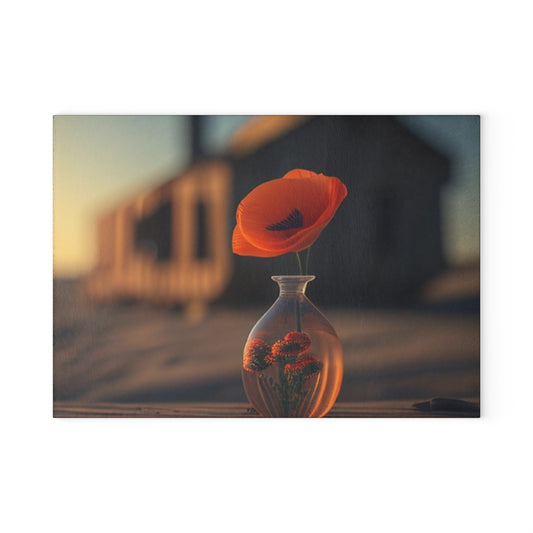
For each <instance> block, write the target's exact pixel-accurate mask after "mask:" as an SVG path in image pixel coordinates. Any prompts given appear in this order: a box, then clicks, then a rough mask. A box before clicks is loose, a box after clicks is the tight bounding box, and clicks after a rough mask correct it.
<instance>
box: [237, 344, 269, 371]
mask: <svg viewBox="0 0 533 533" xmlns="http://www.w3.org/2000/svg"><path fill="white" fill-rule="evenodd" d="M267 357H270V344H268V343H267V342H265V341H264V340H263V339H252V340H250V341H248V342H247V343H246V346H245V347H244V360H243V366H244V369H245V370H248V372H253V373H254V374H258V373H259V372H261V371H262V370H264V369H265V368H266V367H267V366H268V365H269V364H270V363H269V362H268V361H267V360H266V359H267Z"/></svg>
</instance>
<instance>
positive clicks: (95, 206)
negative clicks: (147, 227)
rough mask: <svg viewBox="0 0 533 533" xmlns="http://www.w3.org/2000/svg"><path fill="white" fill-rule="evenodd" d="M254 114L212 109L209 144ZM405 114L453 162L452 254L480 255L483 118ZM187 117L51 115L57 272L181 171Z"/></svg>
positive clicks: (82, 264) (82, 263)
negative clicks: (108, 222)
mask: <svg viewBox="0 0 533 533" xmlns="http://www.w3.org/2000/svg"><path fill="white" fill-rule="evenodd" d="M248 118H249V116H240V115H234V116H228V115H220V116H210V117H207V124H206V128H205V134H206V137H205V139H204V142H205V147H206V149H207V150H208V151H209V152H213V153H215V152H217V151H220V150H222V149H223V148H224V147H225V145H226V143H227V141H228V140H229V138H230V137H231V135H233V133H234V132H235V131H236V130H237V129H238V128H239V127H240V126H241V125H242V124H243V123H244V122H245V121H246V120H248ZM400 120H401V121H402V122H403V123H404V124H405V125H406V126H407V127H409V128H410V129H412V130H413V131H414V132H415V133H418V134H420V135H422V136H423V137H424V138H425V139H426V141H427V142H429V143H430V144H432V145H433V146H434V147H435V148H436V149H438V150H440V151H441V152H443V153H445V154H446V155H448V156H449V157H450V159H451V162H452V169H451V171H452V180H451V182H450V183H449V184H448V185H446V187H445V189H444V191H443V196H442V206H443V228H444V232H443V233H444V248H445V254H446V256H447V258H448V260H449V261H451V262H455V263H460V262H464V261H468V260H471V259H475V258H477V257H478V256H479V117H477V116H404V117H400ZM189 150H190V149H189V135H188V122H187V117H183V116H162V115H158V116H141V115H139V116H125V115H122V116H120V115H116V116H111V115H107V116H98V115H83V116H65V115H63V116H56V117H54V217H53V220H54V276H56V277H75V276H79V275H83V274H85V273H87V272H88V271H89V270H90V269H91V268H92V266H93V264H94V258H95V250H96V241H95V239H96V237H95V227H96V224H95V223H96V220H97V219H98V218H99V216H100V214H101V213H103V212H105V211H106V210H108V209H110V208H112V207H114V206H116V205H118V204H119V203H121V201H122V200H123V199H124V198H127V197H128V196H131V195H133V194H135V193H137V192H139V191H141V190H145V189H150V188H151V187H153V186H154V185H157V184H159V183H162V182H165V181H167V180H168V179H170V178H172V177H173V176H175V175H177V174H178V173H179V172H180V171H181V170H182V169H183V168H184V167H185V166H186V164H187V163H188V160H189Z"/></svg>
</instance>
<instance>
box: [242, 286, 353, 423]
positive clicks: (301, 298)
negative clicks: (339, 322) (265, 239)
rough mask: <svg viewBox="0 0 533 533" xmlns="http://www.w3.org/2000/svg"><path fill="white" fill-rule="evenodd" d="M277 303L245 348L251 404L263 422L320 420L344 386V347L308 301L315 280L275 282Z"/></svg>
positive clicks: (244, 372) (244, 377)
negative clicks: (274, 419)
mask: <svg viewBox="0 0 533 533" xmlns="http://www.w3.org/2000/svg"><path fill="white" fill-rule="evenodd" d="M272 279H273V280H274V281H276V282H277V283H278V285H279V288H280V293H279V297H278V299H277V300H276V301H275V302H274V304H273V305H272V307H271V308H270V309H269V310H268V311H267V312H266V313H265V314H264V315H263V316H262V317H261V318H260V319H259V321H258V322H257V324H256V325H255V326H254V327H253V329H252V331H251V332H250V335H249V336H248V339H247V342H246V345H245V347H244V355H243V368H242V380H243V384H244V390H245V392H246V396H247V397H248V400H249V401H250V403H251V404H252V405H253V407H254V408H255V409H256V410H257V412H258V413H259V414H260V415H262V416H265V417H321V416H324V415H325V414H326V413H327V412H328V411H329V410H330V409H331V408H332V407H333V404H334V403H335V400H336V399H337V396H338V394H339V390H340V387H341V382H342V372H343V364H342V346H341V343H340V341H339V338H338V337H337V334H336V333H335V330H334V329H333V327H332V326H331V324H330V323H329V322H328V320H327V319H326V317H325V316H324V315H323V314H322V313H321V312H320V311H319V310H318V309H317V308H316V307H315V306H314V305H313V304H312V303H311V302H310V301H309V299H308V298H307V297H306V295H305V289H306V286H307V284H308V283H309V282H310V281H312V280H313V279H315V276H273V277H272Z"/></svg>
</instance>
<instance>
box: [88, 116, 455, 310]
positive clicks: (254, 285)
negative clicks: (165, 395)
mask: <svg viewBox="0 0 533 533" xmlns="http://www.w3.org/2000/svg"><path fill="white" fill-rule="evenodd" d="M200 125H201V122H200V120H199V119H192V130H191V131H192V135H191V139H192V156H193V157H192V161H191V164H190V166H189V168H187V169H186V170H185V171H184V172H183V173H182V174H180V175H179V176H176V177H174V178H172V179H171V180H169V181H168V182H166V183H164V184H163V185H161V186H160V187H157V188H155V189H154V190H152V191H148V192H145V193H141V194H139V195H138V196H136V197H134V198H132V199H130V200H129V201H125V202H124V204H123V205H121V206H119V207H118V208H117V209H116V210H114V211H113V212H111V213H109V214H107V215H106V216H104V217H103V218H102V219H101V221H100V222H99V228H98V263H97V267H96V269H95V270H94V271H93V272H92V274H91V275H90V276H89V279H88V280H87V285H86V286H87V290H88V292H89V294H90V295H91V296H92V297H93V299H95V300H116V299H142V300H149V301H154V302H161V303H171V304H185V305H188V306H192V307H194V306H201V305H202V304H205V303H206V302H210V301H215V300H217V301H222V302H224V303H227V304H246V303H252V302H254V301H258V302H259V301H260V302H262V303H264V302H265V294H274V293H275V288H274V286H273V283H272V281H271V280H270V276H271V275H273V274H279V273H281V274H284V273H296V270H295V266H294V265H295V263H294V260H293V259H292V258H291V257H288V256H283V257H280V258H272V259H265V258H253V257H240V256H234V255H233V254H232V251H231V234H232V231H233V227H234V221H235V211H236V208H237V205H238V203H239V201H240V200H241V199H242V198H243V197H244V196H246V195H247V194H248V193H249V192H250V191H251V190H252V189H253V188H254V187H256V186H257V185H259V184H260V183H262V182H264V181H267V180H270V179H274V178H277V177H282V176H283V175H284V174H285V173H286V172H288V171H289V170H291V169H293V168H305V169H309V170H312V171H315V172H321V173H323V174H325V175H330V176H337V177H339V178H340V179H341V180H342V181H343V182H344V183H345V184H346V186H347V189H348V197H347V198H346V199H345V200H344V202H343V204H342V205H341V207H340V208H339V210H338V212H337V214H336V215H335V217H334V218H333V220H332V221H331V223H330V224H329V226H328V227H327V228H326V229H325V230H324V232H323V234H322V235H321V236H320V238H319V239H318V241H317V242H316V243H315V244H314V245H313V247H312V260H311V268H310V271H311V273H313V274H316V275H317V278H319V279H320V283H318V282H314V284H311V286H310V293H311V292H312V298H313V300H314V301H316V302H317V303H320V304H331V303H335V304H338V305H346V306H353V305H363V304H366V303H371V304H380V303H389V302H405V301H409V300H410V299H412V298H413V297H414V296H415V295H416V294H417V291H418V290H419V289H420V288H421V287H422V286H423V284H424V283H426V282H427V281H428V280H429V279H431V278H432V277H433V276H434V275H435V274H437V273H438V272H439V271H440V270H442V268H443V267H444V265H445V260H444V255H443V247H442V239H441V210H440V193H441V189H442V186H443V185H444V184H445V183H446V182H447V181H448V180H449V161H448V160H447V159H446V158H445V157H444V156H443V155H441V154H440V153H438V152H436V151H435V150H434V149H433V148H431V147H430V146H429V145H428V144H426V143H425V142H424V141H423V140H422V139H420V138H419V137H417V136H416V135H414V134H413V133H412V132H411V131H409V130H408V129H406V128H405V127H404V126H403V125H402V124H400V123H399V122H398V121H397V120H396V119H395V118H394V117H388V116H313V117H300V116H270V117H256V118H254V119H252V120H250V121H249V122H248V123H247V124H245V125H244V126H243V127H242V128H241V130H240V131H238V132H237V134H236V135H235V136H234V138H233V139H232V141H231V142H230V144H229V146H228V148H227V150H226V152H225V153H224V154H222V155H218V156H216V157H209V156H207V155H206V154H205V153H204V152H203V150H202V148H201V146H202V145H201V138H202V132H201V127H200ZM289 255H293V254H289Z"/></svg>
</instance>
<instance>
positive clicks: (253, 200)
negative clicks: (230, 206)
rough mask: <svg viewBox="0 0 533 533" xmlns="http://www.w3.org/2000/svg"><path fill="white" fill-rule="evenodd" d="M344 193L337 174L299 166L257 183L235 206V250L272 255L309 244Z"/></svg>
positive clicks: (241, 252) (244, 253) (330, 215)
mask: <svg viewBox="0 0 533 533" xmlns="http://www.w3.org/2000/svg"><path fill="white" fill-rule="evenodd" d="M346 194H347V191H346V186H345V185H344V184H343V183H342V182H341V181H340V180H339V179H338V178H334V177H329V176H324V175H323V174H315V173H314V172H311V171H310V170H301V169H295V170H291V171H290V172H288V173H287V174H285V176H283V178H280V179H275V180H272V181H267V182H266V183H263V184H261V185H259V186H258V187H256V188H255V189H254V190H253V191H252V192H251V193H250V194H248V196H246V198H244V199H243V200H242V201H241V203H240V204H239V207H238V208H237V225H236V226H235V230H234V231H233V241H232V244H233V253H235V254H238V255H251V256H256V257H274V256H277V255H283V254H286V253H289V252H300V251H301V250H305V249H306V248H308V247H309V246H311V245H312V244H313V243H314V242H315V241H316V239H317V238H318V236H319V235H320V233H321V231H322V230H323V229H324V228H325V227H326V226H327V224H328V222H329V221H330V220H331V219H332V218H333V215H334V214H335V211H337V208H338V207H339V205H340V204H341V202H342V201H343V200H344V198H346Z"/></svg>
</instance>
